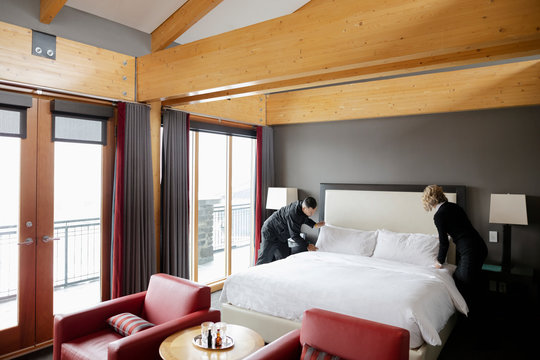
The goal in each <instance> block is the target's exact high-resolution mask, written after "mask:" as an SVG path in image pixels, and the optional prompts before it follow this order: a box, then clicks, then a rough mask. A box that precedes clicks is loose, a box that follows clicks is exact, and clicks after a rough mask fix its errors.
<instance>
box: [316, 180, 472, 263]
mask: <svg viewBox="0 0 540 360" xmlns="http://www.w3.org/2000/svg"><path fill="white" fill-rule="evenodd" d="M441 186H442V188H443V190H444V193H445V194H446V196H447V197H448V200H449V201H451V202H455V203H457V204H459V205H460V206H461V207H462V208H465V191H466V188H465V186H460V185H457V186H456V185H441ZM425 187H426V186H425V185H387V184H384V185H371V184H329V183H324V184H321V195H320V198H319V203H320V205H319V214H320V220H321V221H323V220H324V221H326V222H327V223H328V224H332V225H335V226H340V227H346V228H352V229H360V230H377V229H387V230H391V231H394V232H406V233H423V234H437V229H436V227H435V224H434V223H433V212H426V211H425V210H424V208H423V206H422V193H423V191H424V188H425ZM447 261H448V262H449V263H455V249H454V246H453V243H452V242H451V246H450V249H449V251H448V256H447Z"/></svg>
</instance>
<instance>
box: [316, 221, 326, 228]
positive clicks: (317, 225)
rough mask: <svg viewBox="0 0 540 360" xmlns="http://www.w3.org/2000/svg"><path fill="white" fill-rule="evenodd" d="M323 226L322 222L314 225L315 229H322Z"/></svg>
mask: <svg viewBox="0 0 540 360" xmlns="http://www.w3.org/2000/svg"><path fill="white" fill-rule="evenodd" d="M323 226H324V221H319V222H318V223H316V224H315V226H314V227H315V228H320V227H323Z"/></svg>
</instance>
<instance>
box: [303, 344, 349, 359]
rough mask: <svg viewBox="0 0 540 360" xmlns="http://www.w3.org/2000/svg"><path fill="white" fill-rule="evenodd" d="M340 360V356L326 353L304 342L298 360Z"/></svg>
mask: <svg viewBox="0 0 540 360" xmlns="http://www.w3.org/2000/svg"><path fill="white" fill-rule="evenodd" d="M311 359H316V360H319V359H320V360H341V358H340V357H338V356H334V355H332V354H327V353H325V352H324V351H320V350H318V349H316V348H314V347H311V346H309V345H308V344H304V346H302V354H301V355H300V360H311Z"/></svg>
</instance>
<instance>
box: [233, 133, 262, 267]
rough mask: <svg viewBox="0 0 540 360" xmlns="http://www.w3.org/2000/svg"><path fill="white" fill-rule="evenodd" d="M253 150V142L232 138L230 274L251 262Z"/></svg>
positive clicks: (253, 226)
mask: <svg viewBox="0 0 540 360" xmlns="http://www.w3.org/2000/svg"><path fill="white" fill-rule="evenodd" d="M255 151H256V140H255V139H249V138H242V137H236V136H233V137H232V222H231V226H232V249H231V250H232V257H231V265H232V267H231V271H232V273H235V272H237V271H240V270H243V269H246V268H248V267H249V266H250V265H251V263H252V259H253V255H252V246H251V244H253V237H254V234H253V231H254V228H255V225H254V223H253V221H254V219H255V175H256V174H255Z"/></svg>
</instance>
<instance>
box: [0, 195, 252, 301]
mask: <svg viewBox="0 0 540 360" xmlns="http://www.w3.org/2000/svg"><path fill="white" fill-rule="evenodd" d="M251 217H252V209H251V206H250V205H249V204H241V205H234V206H233V207H232V219H231V220H232V246H233V248H236V247H241V246H246V245H249V244H250V242H251V234H252V230H253V229H252V227H253V225H252V219H251ZM212 219H213V220H212V221H213V239H212V243H213V249H214V251H219V250H223V249H224V247H225V234H224V231H223V229H224V226H225V222H224V221H225V212H224V207H223V206H215V207H214V209H213V214H212ZM54 237H55V238H60V240H57V241H55V246H54V286H55V288H58V287H67V286H70V285H74V284H76V283H79V282H83V281H90V280H96V279H99V276H100V266H101V240H100V239H101V223H100V219H99V218H91V219H79V220H63V221H55V222H54ZM18 242H19V238H18V232H17V225H8V226H0V269H1V271H0V301H2V300H7V299H9V298H13V297H15V296H16V295H17V283H18V273H19V269H18V264H19V261H18V254H19V253H18V251H19V249H18V246H17V243H18Z"/></svg>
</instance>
